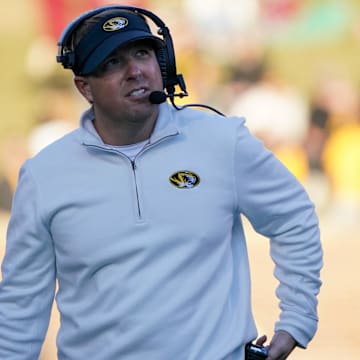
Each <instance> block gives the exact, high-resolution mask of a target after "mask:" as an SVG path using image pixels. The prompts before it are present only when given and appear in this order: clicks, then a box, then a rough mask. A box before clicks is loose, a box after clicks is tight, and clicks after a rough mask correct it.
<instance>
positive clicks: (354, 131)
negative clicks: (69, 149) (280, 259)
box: [0, 0, 360, 360]
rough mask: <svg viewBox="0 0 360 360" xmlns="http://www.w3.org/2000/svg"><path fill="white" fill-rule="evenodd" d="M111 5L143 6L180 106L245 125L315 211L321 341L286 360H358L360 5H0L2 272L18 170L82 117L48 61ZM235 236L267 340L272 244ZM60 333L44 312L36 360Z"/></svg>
mask: <svg viewBox="0 0 360 360" xmlns="http://www.w3.org/2000/svg"><path fill="white" fill-rule="evenodd" d="M114 3H119V4H120V3H121V4H123V5H134V6H141V7H146V8H148V9H149V10H151V11H153V12H155V13H156V14H157V15H158V16H159V17H160V18H162V20H164V22H165V23H166V24H167V25H168V27H169V28H170V30H171V34H172V37H173V40H174V43H175V49H176V60H177V68H178V71H179V72H181V73H183V75H184V77H185V80H186V82H187V87H188V91H189V93H190V96H189V97H188V98H187V99H182V100H181V102H182V103H186V102H201V103H205V104H209V105H212V106H214V107H216V108H218V109H219V110H221V111H222V112H224V113H226V114H227V115H238V116H245V117H246V118H247V125H248V127H249V128H250V129H251V130H252V132H253V133H254V134H256V135H257V136H258V137H260V138H261V139H262V140H263V141H264V143H265V144H266V145H267V146H268V147H269V148H270V149H271V150H272V151H273V152H274V153H275V154H276V155H277V156H278V157H279V159H280V160H281V161H283V162H284V164H285V165H286V166H287V167H288V168H289V169H290V171H292V172H293V173H294V174H295V176H297V177H298V179H299V180H300V181H301V182H302V183H303V185H304V186H305V188H306V189H307V190H308V192H309V194H310V196H311V197H312V199H313V201H314V202H315V205H316V207H317V212H318V214H319V217H320V224H321V231H322V241H323V247H324V252H325V266H324V269H323V271H322V278H323V282H324V284H323V287H322V291H321V294H320V297H319V300H320V306H319V314H320V322H319V330H318V333H317V335H316V337H315V338H314V340H313V342H312V343H311V344H310V346H309V348H308V349H307V350H305V351H304V350H300V349H298V350H296V351H295V352H294V354H293V355H292V357H291V358H292V359H294V360H296V359H298V360H302V359H327V360H329V359H337V360H338V359H340V358H344V359H347V360H357V359H360V335H359V323H360V316H359V305H358V303H359V300H360V285H359V283H358V281H357V277H356V274H358V271H359V261H358V259H357V256H358V254H359V253H360V241H359V240H360V2H359V0H342V1H339V0H221V1H219V0H206V1H202V0H171V1H169V0H143V1H140V0H139V1H136V0H134V1H127V2H126V3H124V2H117V1H111V2H108V1H101V0H77V1H73V0H11V1H8V0H2V1H1V4H0V18H1V21H0V79H1V83H0V105H1V110H2V114H1V120H0V259H1V258H2V257H3V253H4V247H5V232H6V227H7V222H8V217H9V211H10V206H11V199H12V195H13V191H14V189H15V186H16V183H17V176H18V170H19V167H20V165H21V164H22V163H23V161H24V160H25V159H26V158H28V157H29V156H32V155H34V154H36V153H37V152H38V151H39V150H40V149H41V148H43V147H44V146H45V145H47V144H48V143H50V142H52V141H53V140H55V139H56V138H58V137H59V136H62V135H63V134H64V133H66V132H68V131H70V130H71V129H73V128H75V127H77V124H78V119H79V115H80V113H81V111H82V110H84V109H85V108H86V106H87V105H86V103H85V102H84V101H83V100H82V99H81V98H80V96H79V95H78V94H77V93H76V92H75V90H74V88H73V86H72V74H71V73H70V72H69V71H64V70H63V69H62V68H61V66H60V65H58V64H57V63H56V61H55V56H56V53H57V46H56V42H57V39H58V36H59V35H60V33H61V31H62V29H63V28H64V26H65V25H66V24H67V23H68V22H69V21H70V20H72V19H73V18H74V17H75V16H78V15H79V14H80V13H81V12H83V11H84V10H88V9H91V8H93V7H95V6H99V5H104V4H114ZM209 141H210V140H209ZM245 225H246V231H247V234H248V237H249V251H250V260H251V266H252V272H253V304H254V314H255V318H256V321H257V322H258V327H259V331H260V333H261V334H262V333H266V334H268V335H269V336H271V335H272V329H273V323H274V321H276V318H277V314H278V309H277V300H276V298H275V296H274V289H275V287H276V281H275V280H274V279H273V277H272V271H273V266H272V264H271V262H270V260H269V256H268V251H269V248H268V242H267V241H264V239H262V238H261V236H259V235H257V234H255V233H254V232H253V230H252V229H251V226H249V224H247V223H246V221H245ZM189 281H190V280H189ZM58 325H59V319H58V313H57V311H56V307H54V311H53V316H52V319H51V323H50V327H49V332H48V336H47V339H46V342H45V344H44V347H43V351H42V354H41V360H51V359H56V349H55V338H56V330H57V328H58Z"/></svg>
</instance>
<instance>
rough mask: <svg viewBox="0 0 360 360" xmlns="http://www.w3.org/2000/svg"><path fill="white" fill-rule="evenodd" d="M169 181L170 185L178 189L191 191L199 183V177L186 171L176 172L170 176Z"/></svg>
mask: <svg viewBox="0 0 360 360" xmlns="http://www.w3.org/2000/svg"><path fill="white" fill-rule="evenodd" d="M169 180H170V183H171V184H172V185H174V186H176V187H177V188H179V189H192V188H194V187H195V186H197V185H199V183H200V177H199V176H198V175H196V174H195V173H193V172H191V171H187V170H182V171H178V172H176V173H175V174H173V175H171V176H170V178H169Z"/></svg>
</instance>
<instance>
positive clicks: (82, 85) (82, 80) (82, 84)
mask: <svg viewBox="0 0 360 360" xmlns="http://www.w3.org/2000/svg"><path fill="white" fill-rule="evenodd" d="M74 83H75V86H76V88H77V89H78V90H79V92H80V94H81V95H82V96H84V98H85V99H86V100H87V101H88V102H89V103H90V104H92V103H93V102H94V98H93V96H92V92H91V87H90V85H89V82H88V78H87V77H86V76H79V75H75V76H74Z"/></svg>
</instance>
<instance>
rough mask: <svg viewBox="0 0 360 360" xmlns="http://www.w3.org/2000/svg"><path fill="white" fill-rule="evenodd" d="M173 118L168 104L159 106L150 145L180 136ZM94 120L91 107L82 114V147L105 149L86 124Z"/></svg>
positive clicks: (93, 130) (91, 128)
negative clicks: (90, 146) (169, 137)
mask: <svg viewBox="0 0 360 360" xmlns="http://www.w3.org/2000/svg"><path fill="white" fill-rule="evenodd" d="M175 117H176V116H175V113H174V112H173V111H172V108H171V106H170V105H169V104H168V103H163V104H160V105H159V116H158V118H157V120H156V123H155V127H154V130H153V132H152V134H151V135H150V139H149V144H150V145H151V144H153V143H155V142H158V141H159V140H161V139H163V138H166V137H168V136H172V135H178V134H180V130H179V128H178V127H177V125H176V119H175ZM94 119H95V114H94V110H93V107H91V108H89V109H88V110H86V111H85V112H84V113H83V114H82V116H81V118H80V131H81V142H82V144H83V145H95V146H98V147H99V146H100V147H104V148H105V147H107V145H106V144H104V142H103V141H102V139H101V137H100V136H99V134H98V133H97V132H96V130H95V128H94V127H93V126H89V124H88V122H89V121H94Z"/></svg>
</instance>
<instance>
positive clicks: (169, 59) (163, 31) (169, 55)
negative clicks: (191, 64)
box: [56, 5, 187, 96]
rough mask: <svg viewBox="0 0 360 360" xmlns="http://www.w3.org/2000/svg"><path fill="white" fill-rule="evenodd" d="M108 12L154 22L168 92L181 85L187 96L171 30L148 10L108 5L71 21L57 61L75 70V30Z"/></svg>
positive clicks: (60, 40)
mask: <svg viewBox="0 0 360 360" xmlns="http://www.w3.org/2000/svg"><path fill="white" fill-rule="evenodd" d="M107 10H126V11H132V12H134V13H138V14H140V15H143V16H145V17H147V18H149V19H151V20H152V22H153V23H154V24H155V25H156V26H157V27H158V35H160V36H162V38H163V41H164V43H165V47H164V49H165V50H164V52H165V54H163V55H164V57H165V59H164V61H165V63H166V64H160V66H165V67H166V74H165V76H164V77H165V79H166V80H165V84H164V86H165V88H166V91H167V93H168V94H169V95H170V96H171V95H173V94H174V93H175V86H176V85H179V86H180V88H181V91H182V94H183V96H186V95H187V92H186V86H185V82H184V79H183V77H182V75H181V74H177V71H176V61H175V51H174V45H173V41H172V38H171V35H170V30H169V28H168V27H167V26H166V25H165V23H164V22H163V21H162V20H161V19H160V18H159V17H158V16H157V15H155V14H154V13H152V12H151V11H149V10H146V9H142V8H138V7H134V6H122V5H107V6H101V7H98V8H96V9H92V10H89V11H87V12H85V13H83V14H82V15H80V16H79V17H77V18H75V19H74V20H73V21H71V22H70V23H69V24H68V25H67V26H66V27H65V29H64V31H63V32H62V34H61V35H60V37H59V40H58V55H57V57H56V59H57V61H58V62H59V63H61V64H62V65H63V67H64V68H66V69H73V67H74V63H75V53H74V51H73V50H74V49H71V50H69V48H68V45H69V44H68V43H69V40H70V39H71V37H72V35H73V32H74V30H75V29H76V28H77V27H78V26H79V25H80V24H81V23H82V22H83V21H84V20H86V19H88V18H91V17H92V16H94V15H97V14H99V13H101V12H104V11H107ZM162 71H163V70H162Z"/></svg>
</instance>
